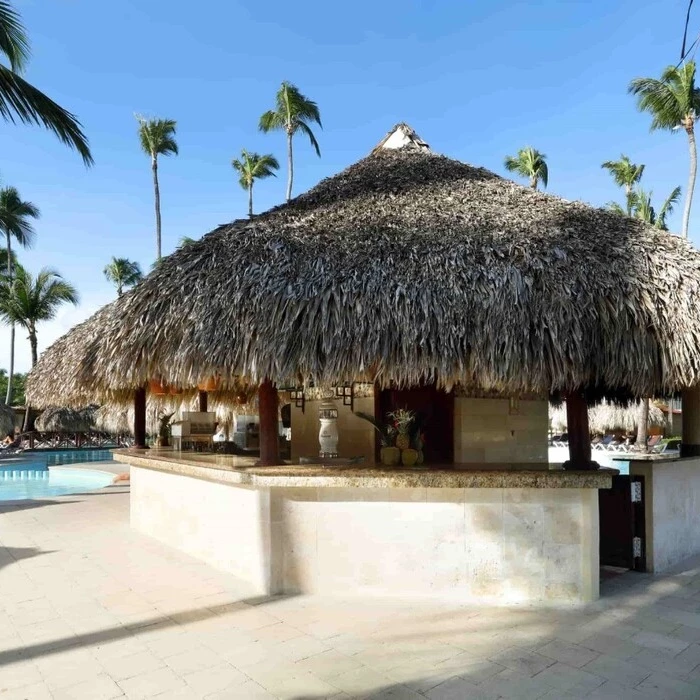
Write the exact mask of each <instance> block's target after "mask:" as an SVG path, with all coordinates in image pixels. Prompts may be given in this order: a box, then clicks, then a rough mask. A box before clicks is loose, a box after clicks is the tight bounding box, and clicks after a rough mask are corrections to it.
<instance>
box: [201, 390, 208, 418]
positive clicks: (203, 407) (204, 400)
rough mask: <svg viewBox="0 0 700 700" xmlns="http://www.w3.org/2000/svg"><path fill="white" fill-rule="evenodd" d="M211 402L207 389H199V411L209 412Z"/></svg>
mask: <svg viewBox="0 0 700 700" xmlns="http://www.w3.org/2000/svg"><path fill="white" fill-rule="evenodd" d="M208 404H209V394H207V392H206V391H201V390H200V391H199V411H200V413H206V412H207V406H208Z"/></svg>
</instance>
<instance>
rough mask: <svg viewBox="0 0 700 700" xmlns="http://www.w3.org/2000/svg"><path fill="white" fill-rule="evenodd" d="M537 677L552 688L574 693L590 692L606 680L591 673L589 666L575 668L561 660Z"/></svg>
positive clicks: (536, 677)
mask: <svg viewBox="0 0 700 700" xmlns="http://www.w3.org/2000/svg"><path fill="white" fill-rule="evenodd" d="M535 679H536V680H538V681H541V682H542V683H545V684H547V685H548V686H550V687H551V688H552V689H556V690H560V691H567V692H570V693H574V694H575V693H581V694H585V693H590V692H591V691H592V690H594V689H595V688H597V687H598V686H600V685H602V684H603V683H604V682H605V678H602V677H601V676H599V675H597V674H595V673H591V672H590V671H589V670H588V668H587V667H585V668H582V669H580V668H574V667H573V666H567V665H566V664H563V663H560V662H557V663H555V664H554V665H553V666H550V667H549V668H546V669H544V671H542V672H541V673H538V674H537V675H536V676H535Z"/></svg>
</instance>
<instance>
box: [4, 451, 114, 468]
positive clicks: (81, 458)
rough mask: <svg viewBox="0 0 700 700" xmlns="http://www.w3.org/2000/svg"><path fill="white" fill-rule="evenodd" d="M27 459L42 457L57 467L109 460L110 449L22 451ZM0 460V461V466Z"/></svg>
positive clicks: (50, 465)
mask: <svg viewBox="0 0 700 700" xmlns="http://www.w3.org/2000/svg"><path fill="white" fill-rule="evenodd" d="M22 456H23V457H27V458H29V459H44V458H45V461H46V464H47V466H49V467H57V466H60V465H61V464H82V463H84V462H111V461H112V459H113V456H112V450H80V449H78V450H36V451H27V452H23V453H22ZM1 466H2V461H0V467H1Z"/></svg>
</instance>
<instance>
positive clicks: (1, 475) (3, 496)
mask: <svg viewBox="0 0 700 700" xmlns="http://www.w3.org/2000/svg"><path fill="white" fill-rule="evenodd" d="M113 480H114V474H110V473H108V472H100V471H96V470H92V469H71V468H70V467H54V468H52V469H48V468H47V467H46V466H45V464H40V463H39V464H38V463H37V462H36V461H32V460H28V459H26V460H25V459H16V460H14V459H13V460H7V462H5V461H4V460H3V461H2V462H0V501H18V500H25V499H34V498H49V497H52V496H65V495H67V494H71V493H85V492H86V491H95V490H97V489H102V488H104V487H105V486H109V485H110V484H111V483H112V481H113Z"/></svg>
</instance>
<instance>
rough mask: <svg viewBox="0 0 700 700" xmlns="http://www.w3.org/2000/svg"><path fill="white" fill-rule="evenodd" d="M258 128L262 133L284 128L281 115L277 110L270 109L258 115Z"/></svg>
mask: <svg viewBox="0 0 700 700" xmlns="http://www.w3.org/2000/svg"><path fill="white" fill-rule="evenodd" d="M258 128H259V129H260V131H262V132H263V133H268V132H269V131H279V130H280V129H284V128H285V123H284V120H283V118H282V115H281V114H280V113H279V112H275V111H274V110H272V109H270V110H268V111H267V112H265V113H264V114H262V115H261V116H260V123H259V124H258Z"/></svg>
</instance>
